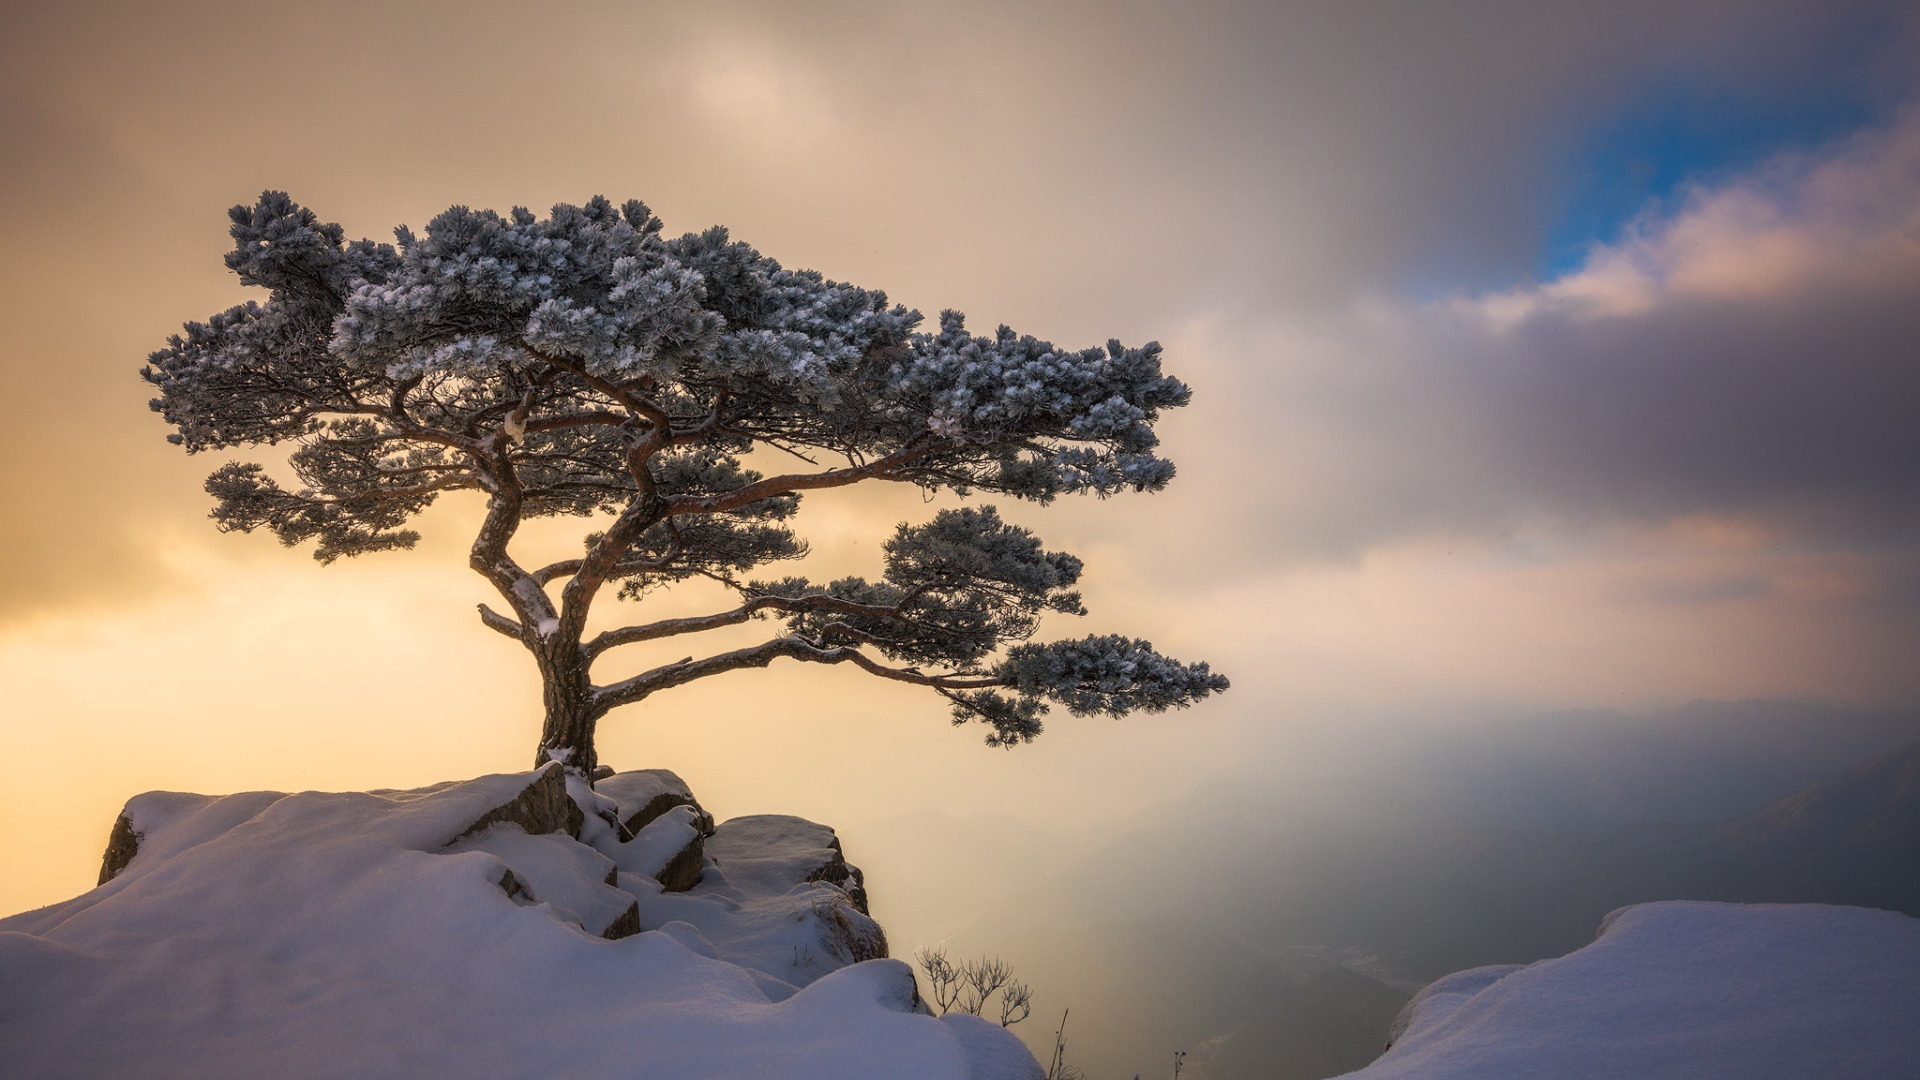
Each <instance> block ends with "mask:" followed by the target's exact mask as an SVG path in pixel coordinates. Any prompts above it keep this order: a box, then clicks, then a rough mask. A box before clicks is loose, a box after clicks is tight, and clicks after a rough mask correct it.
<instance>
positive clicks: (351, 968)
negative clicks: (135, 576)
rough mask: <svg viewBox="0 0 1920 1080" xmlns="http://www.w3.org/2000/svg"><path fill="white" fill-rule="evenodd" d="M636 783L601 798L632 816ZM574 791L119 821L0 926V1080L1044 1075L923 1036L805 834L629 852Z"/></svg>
mask: <svg viewBox="0 0 1920 1080" xmlns="http://www.w3.org/2000/svg"><path fill="white" fill-rule="evenodd" d="M658 775H659V774H655V780H654V781H651V782H649V781H638V782H629V783H625V784H622V783H612V784H607V785H604V786H605V787H606V788H608V789H609V790H614V791H620V790H624V789H628V788H630V789H632V790H633V791H634V792H635V793H640V794H647V795H648V796H649V798H651V796H652V795H657V794H658V791H659V790H660V789H661V788H662V784H661V783H660V782H658ZM667 775H669V776H670V774H667ZM673 783H674V784H677V783H678V780H677V778H673ZM667 786H671V785H667ZM572 787H573V790H572V791H571V793H569V791H568V784H567V783H566V777H565V774H564V773H563V772H562V771H561V770H560V768H559V767H558V766H557V765H556V766H550V767H549V768H548V769H546V770H543V771H540V772H537V773H527V774H509V775H500V776H488V777H482V778H480V779H477V780H471V781H466V782H462V783H452V784H442V785H439V786H437V787H433V788H427V789H422V790H418V791H385V792H355V793H324V792H304V793H301V794H297V795H286V794H281V793H277V792H250V793H246V794H239V795H229V796H224V797H218V798H214V797H207V796H199V795H185V794H178V793H170V792H154V793H150V794H147V795H143V796H139V797H137V798H135V799H134V800H132V801H131V802H130V803H129V804H128V806H127V810H126V812H125V813H124V814H123V815H122V819H121V821H120V822H118V823H117V824H116V827H115V830H114V838H113V843H112V844H110V846H109V852H108V858H107V865H106V867H105V868H104V869H103V873H102V878H103V883H102V884H101V885H100V886H99V887H98V888H96V889H94V890H92V891H91V892H88V893H86V894H84V895H82V896H79V897H76V898H75V899H73V900H70V901H68V902H66V903H63V904H56V905H54V906H52V907H47V908H42V909H40V910H38V911H31V912H26V913H24V914H20V915H15V916H12V917H10V918H7V919H4V920H0V971H4V972H5V978H4V979H0V1060H4V1061H5V1062H6V1063H7V1073H8V1075H9V1076H10V1077H18V1078H21V1080H27V1078H34V1080H39V1078H56V1077H76V1078H78V1077H98V1076H131V1075H139V1076H144V1077H195V1078H217V1077H248V1078H255V1077H260V1076H275V1077H288V1078H298V1077H339V1076H355V1077H417V1076H470V1077H503V1078H505V1077H543V1078H545V1077H572V1076H593V1077H596V1078H598V1077H621V1076H628V1077H647V1078H649V1080H693V1078H706V1077H713V1078H719V1077H740V1078H747V1077H769V1078H771V1077H780V1078H792V1080H805V1078H813V1077H819V1078H823V1080H824V1078H834V1080H840V1078H857V1077H874V1078H882V1077H884V1078H896V1077H915V1078H926V1080H941V1078H951V1080H1000V1078H1007V1080H1014V1078H1019V1080H1032V1078H1035V1077H1038V1076H1039V1075H1040V1069H1039V1066H1038V1064H1037V1063H1036V1062H1035V1061H1034V1060H1033V1058H1032V1056H1031V1055H1030V1054H1029V1053H1028V1052H1027V1051H1026V1050H1025V1048H1024V1047H1023V1046H1022V1044H1021V1043H1020V1042H1019V1040H1018V1039H1016V1038H1015V1037H1014V1036H1012V1035H1011V1034H1009V1033H1008V1032H1006V1031H1004V1030H1003V1029H1000V1028H998V1027H995V1026H993V1025H990V1024H981V1023H978V1022H974V1023H968V1022H967V1021H972V1020H975V1018H973V1017H954V1018H949V1019H948V1020H941V1019H936V1018H934V1017H933V1016H931V1015H929V1014H928V1012H927V1010H926V1007H925V1006H924V1005H923V1004H921V1002H920V999H919V994H918V991H917V988H916V986H915V983H914V978H913V973H912V971H911V969H910V968H909V967H908V966H907V965H906V964H904V963H901V962H900V961H898V960H892V959H886V958H885V956H886V945H885V937H884V935H882V934H881V933H880V929H879V927H878V926H877V925H875V924H874V923H873V921H872V920H871V919H869V918H867V916H866V914H865V911H864V902H863V900H864V891H862V890H861V889H860V886H861V882H860V880H859V876H858V872H857V871H855V870H852V868H850V867H848V866H846V864H845V861H844V859H842V858H841V857H840V853H839V845H838V842H837V840H835V839H834V838H833V834H832V831H831V830H830V829H826V828H824V827H823V826H818V825H814V824H813V823H811V822H804V821H801V820H800V819H797V818H778V817H760V818H747V819H741V821H740V822H739V823H735V822H728V823H725V824H722V825H720V826H719V827H718V828H715V827H714V826H712V825H711V823H710V822H711V819H710V818H707V817H706V816H705V814H704V812H703V811H701V810H700V809H699V807H698V804H697V803H693V802H692V800H691V796H690V795H689V796H688V797H687V799H686V800H685V803H684V804H675V805H672V806H670V807H667V808H663V809H660V810H658V812H656V813H654V814H653V816H652V817H651V819H650V820H646V821H645V822H644V823H643V824H641V826H640V828H639V830H638V832H637V834H634V833H632V832H631V830H630V829H629V828H628V823H629V822H633V821H636V820H637V819H638V817H640V816H641V815H637V814H636V813H628V814H625V815H623V814H622V813H621V812H620V811H621V807H620V803H619V800H618V799H617V798H610V797H608V796H607V795H605V794H596V793H594V792H592V791H590V790H588V789H587V788H586V786H585V784H584V783H582V782H579V781H578V780H577V778H576V779H575V781H574V783H573V785H572ZM681 787H682V789H683V788H684V785H681ZM583 804H584V806H585V812H584V813H583V812H582V810H581V809H580V806H581V805H583ZM638 809H639V808H638V807H636V808H635V810H636V811H637V810H638ZM695 845H700V848H695V847H694V846H695ZM690 849H692V850H701V849H703V852H702V854H701V855H700V858H699V861H698V863H697V865H698V866H699V873H698V874H697V875H689V874H686V873H683V872H676V874H677V876H678V877H679V878H680V881H679V883H678V885H677V886H676V887H677V889H678V891H668V890H667V889H666V888H664V887H663V885H662V882H661V881H660V880H659V875H661V874H663V873H665V872H666V871H667V869H668V868H669V867H671V866H673V865H674V864H675V862H676V860H678V862H679V864H680V865H681V866H682V868H684V866H685V865H686V863H687V862H688V859H687V858H686V852H688V851H689V850H690Z"/></svg>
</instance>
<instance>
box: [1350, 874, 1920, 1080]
mask: <svg viewBox="0 0 1920 1080" xmlns="http://www.w3.org/2000/svg"><path fill="white" fill-rule="evenodd" d="M1917 1063H1920V919H1914V918H1911V917H1909V916H1906V915H1901V914H1897V913H1894V912H1889V911H1875V910H1870V909H1867V908H1851V907H1837V906H1832V905H1825V904H1717V903H1700V902H1693V901H1668V902H1663V903H1655V904H1641V905H1637V906H1634V907H1628V908H1622V909H1620V910H1619V911H1616V912H1614V913H1613V914H1611V915H1609V916H1608V917H1607V919H1606V921H1605V922H1603V923H1602V924H1601V927H1600V933H1599V936H1598V937H1597V939H1596V940H1595V941H1594V943H1593V944H1591V945H1588V946H1587V947H1585V948H1583V949H1579V950H1577V951H1575V952H1572V953H1569V954H1568V955H1566V956H1562V957H1559V958H1556V959H1553V960H1543V961H1541V962H1539V963H1535V964H1528V965H1524V966H1518V965H1506V966H1499V967H1485V968H1475V969H1473V970H1470V971H1463V972H1459V973H1456V974H1454V975H1449V976H1447V977H1446V978H1444V979H1441V980H1439V981H1438V982H1435V983H1433V984H1432V985H1430V986H1428V987H1427V988H1426V989H1424V990H1422V991H1421V992H1420V993H1419V994H1418V995H1416V996H1415V997H1414V998H1413V1000H1412V1001H1410V1002H1408V1003H1407V1007H1406V1010H1405V1011H1404V1012H1403V1013H1402V1014H1401V1017H1400V1020H1399V1021H1398V1022H1397V1023H1396V1024H1395V1033H1394V1041H1393V1044H1392V1047H1391V1048H1390V1049H1389V1050H1388V1051H1387V1053H1386V1054H1385V1056H1383V1057H1381V1058H1380V1059H1379V1060H1378V1061H1375V1062H1374V1063H1373V1064H1372V1065H1369V1066H1367V1067H1366V1068H1364V1069H1361V1070H1359V1071H1358V1072H1354V1073H1349V1074H1347V1075H1348V1077H1349V1078H1350V1080H1538V1078H1541V1077H1553V1078H1555V1080H1695V1078H1698V1077H1703V1076H1727V1077H1740V1078H1741V1080H1775V1078H1777V1080H1806V1078H1810V1077H1820V1078H1822V1080H1906V1078H1909V1077H1912V1076H1914V1075H1916V1072H1917V1071H1920V1064H1917Z"/></svg>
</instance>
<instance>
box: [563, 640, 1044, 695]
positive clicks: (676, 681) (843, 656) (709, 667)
mask: <svg viewBox="0 0 1920 1080" xmlns="http://www.w3.org/2000/svg"><path fill="white" fill-rule="evenodd" d="M782 657H786V658H788V659H793V660H802V661H806V662H808V663H813V664H848V663H850V664H852V665H853V666H855V667H857V668H859V669H860V670H862V671H865V672H867V673H868V674H870V675H878V676H880V677H881V678H883V679H892V680H894V681H895V682H904V683H911V684H913V685H915V686H930V687H933V688H934V689H937V690H984V689H986V688H988V687H994V686H1005V685H1006V680H1004V679H1000V678H996V677H994V676H990V675H953V674H945V675H928V674H926V673H925V672H921V671H917V670H915V669H913V668H895V667H888V666H887V665H885V664H882V663H880V662H879V661H878V660H875V659H873V658H872V657H870V656H867V655H866V654H864V653H862V652H861V651H860V650H859V649H857V648H852V647H850V646H845V645H822V644H820V643H818V642H814V641H808V640H807V639H806V638H803V637H798V636H788V637H779V638H774V639H773V640H771V641H763V642H761V643H760V644H758V645H751V646H748V647H746V648H744V649H734V650H733V651H731V652H724V653H719V654H717V655H714V656H709V657H706V658H705V659H702V660H682V661H679V662H677V663H672V664H666V665H663V666H661V667H657V668H654V669H652V670H651V671H643V672H641V673H640V674H638V675H635V676H633V677H632V678H630V679H624V680H622V681H620V682H617V683H613V684H612V685H609V686H603V687H599V688H597V689H595V690H594V693H593V700H594V704H595V706H596V707H600V708H608V709H610V708H614V707H616V706H620V705H628V704H632V703H633V702H636V701H639V700H640V699H642V698H644V697H647V696H648V695H650V694H653V693H655V692H657V691H660V690H666V689H668V688H670V687H675V686H684V685H686V684H687V683H690V682H693V681H694V680H696V679H704V678H706V677H707V676H709V675H718V674H720V673H722V672H726V671H738V670H740V669H742V668H757V667H766V666H767V665H768V664H771V663H773V662H774V661H775V660H778V659H780V658H782Z"/></svg>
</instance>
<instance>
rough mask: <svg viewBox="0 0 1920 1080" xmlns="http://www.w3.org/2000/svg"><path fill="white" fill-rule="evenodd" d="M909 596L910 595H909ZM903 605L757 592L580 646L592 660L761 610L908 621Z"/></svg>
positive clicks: (625, 629)
mask: <svg viewBox="0 0 1920 1080" xmlns="http://www.w3.org/2000/svg"><path fill="white" fill-rule="evenodd" d="M909 599H910V597H909ZM904 604H905V601H902V603H901V604H900V605H893V606H887V605H883V604H856V603H854V602H853V601H851V600H842V599H840V598H839V597H834V596H756V597H754V598H753V599H751V600H749V601H747V602H746V603H744V604H742V605H740V606H739V607H737V608H734V609H733V610H731V611H720V612H715V613H714V614H712V615H691V616H687V617H685V618H678V619H661V620H660V621H658V622H651V623H646V624H643V625H640V626H623V627H621V628H620V629H618V630H608V631H606V632H605V633H603V634H600V635H599V636H597V637H595V638H594V639H593V640H592V641H589V642H586V643H585V644H583V645H582V646H581V649H582V651H584V652H585V653H586V655H587V659H588V661H589V662H591V661H592V660H593V659H594V658H595V657H597V656H599V655H600V654H601V653H603V652H606V651H607V650H608V649H613V648H618V647H619V646H621V645H635V644H638V643H640V642H643V641H657V640H658V639H660V638H663V637H673V636H674V635H676V634H692V633H698V632H700V631H702V630H717V629H719V628H721V627H725V626H738V625H739V624H741V623H743V622H746V621H747V620H748V619H751V618H753V616H754V615H755V614H756V613H758V612H761V611H766V610H773V611H831V612H834V613H835V614H839V615H867V616H871V617H874V618H882V619H887V618H891V619H900V620H901V621H903V622H905V621H907V619H906V617H905V614H904V612H903V610H902V608H903V606H904Z"/></svg>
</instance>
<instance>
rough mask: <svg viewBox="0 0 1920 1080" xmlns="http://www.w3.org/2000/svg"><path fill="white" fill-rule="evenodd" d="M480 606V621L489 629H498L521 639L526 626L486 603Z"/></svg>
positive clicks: (509, 635) (516, 639)
mask: <svg viewBox="0 0 1920 1080" xmlns="http://www.w3.org/2000/svg"><path fill="white" fill-rule="evenodd" d="M479 607H480V622H481V623H482V624H483V625H485V626H486V628H487V629H489V630H498V631H499V632H500V633H502V634H505V635H507V636H508V637H510V638H512V639H514V640H515V641H519V640H521V635H522V634H523V633H524V632H525V631H526V628H525V627H523V626H521V625H520V624H519V623H517V622H514V621H513V620H512V619H509V618H507V617H506V616H505V615H502V614H500V613H499V612H497V611H495V610H493V609H492V608H490V607H488V606H487V605H485V604H481V605H479Z"/></svg>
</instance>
